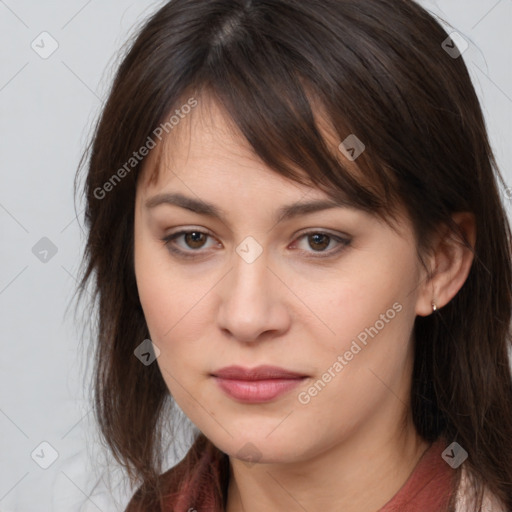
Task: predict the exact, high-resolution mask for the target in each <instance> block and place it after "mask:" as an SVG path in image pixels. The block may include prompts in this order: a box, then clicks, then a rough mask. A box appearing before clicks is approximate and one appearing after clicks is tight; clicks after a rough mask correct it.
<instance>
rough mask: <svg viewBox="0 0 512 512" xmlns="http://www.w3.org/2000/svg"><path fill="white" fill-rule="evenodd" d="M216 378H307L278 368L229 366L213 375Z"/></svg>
mask: <svg viewBox="0 0 512 512" xmlns="http://www.w3.org/2000/svg"><path fill="white" fill-rule="evenodd" d="M212 375H213V376H214V377H220V378H222V379H233V380H268V379H297V378H302V377H307V375H304V374H302V373H298V372H293V371H290V370H285V369H284V368H279V367H278V366H268V365H263V366H257V367H256V368H243V367H242V366H227V367H225V368H221V369H220V370H217V371H215V372H213V373H212Z"/></svg>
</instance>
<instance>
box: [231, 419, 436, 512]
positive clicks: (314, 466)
mask: <svg viewBox="0 0 512 512" xmlns="http://www.w3.org/2000/svg"><path fill="white" fill-rule="evenodd" d="M406 423H407V427H406V428H404V429H396V431H395V432H394V434H393V435H388V436H386V435H385V434H384V433H385V432H390V430H389V429H386V428H385V425H383V424H380V425H379V424H378V423H377V424H376V425H373V428H372V425H367V426H366V427H367V428H366V429H365V430H362V429H361V430H359V431H358V432H356V433H354V434H353V436H351V437H350V439H345V440H343V442H340V443H339V444H337V445H335V446H332V447H331V448H329V449H328V450H326V451H324V452H323V453H320V454H317V455H316V456H315V457H313V458H307V459H304V460H301V461H293V462H291V463H288V462H287V463H272V464H254V465H250V466H249V465H247V464H246V463H244V462H243V461H240V460H238V459H235V458H233V457H230V480H229V487H228V500H227V507H226V512H263V511H264V512H271V511H272V512H273V511H276V512H277V511H281V510H287V511H290V512H295V511H297V512H304V510H307V511H308V512H320V511H322V512H324V511H325V510H332V507H333V506H335V507H336V509H338V510H343V511H344V512H375V511H376V510H379V509H380V508H381V507H383V506H384V505H385V504H386V503H387V502H388V501H389V500H390V499H391V498H392V497H393V496H394V495H395V494H396V493H397V492H398V491H399V490H400V488H401V487H402V485H403V484H404V483H405V482H406V480H407V479H408V477H409V476H410V474H411V473H412V472H413V470H414V467H415V466H416V464H417V462H418V460H419V459H420V458H421V456H422V455H423V453H424V452H425V450H426V449H427V448H428V446H429V445H428V443H427V442H425V441H424V440H423V439H422V438H420V436H419V435H418V434H417V432H416V430H415V428H414V426H413V424H412V417H411V416H410V413H408V418H407V421H406ZM379 427H380V428H379ZM376 432H380V435H379V434H377V435H376Z"/></svg>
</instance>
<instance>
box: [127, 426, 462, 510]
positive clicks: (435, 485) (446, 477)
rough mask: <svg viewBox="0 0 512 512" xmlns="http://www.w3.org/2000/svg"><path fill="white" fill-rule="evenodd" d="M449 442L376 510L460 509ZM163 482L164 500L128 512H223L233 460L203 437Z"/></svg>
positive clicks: (139, 502) (142, 502)
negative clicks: (446, 454) (455, 500)
mask: <svg viewBox="0 0 512 512" xmlns="http://www.w3.org/2000/svg"><path fill="white" fill-rule="evenodd" d="M448 444H449V443H446V442H445V441H444V440H443V439H439V440H437V441H436V442H435V443H433V444H431V446H430V447H429V448H428V449H427V450H426V451H425V452H424V453H423V455H422V456H421V458H420V460H419V461H418V463H417V464H416V466H415V468H414V470H413V471H412V473H411V475H410V476H409V478H408V479H407V481H406V482H405V483H404V485H403V486H402V487H401V488H400V490H399V491H398V492H397V493H396V494H395V495H394V496H393V498H391V500H389V501H388V502H387V503H386V504H385V505H384V506H383V507H381V508H380V509H379V510H378V511H375V512H450V511H451V510H454V509H453V498H454V495H455V490H456V487H457V479H458V472H457V471H455V470H454V469H452V468H451V467H450V466H449V465H448V464H447V463H446V462H445V461H444V460H443V458H442V457H441V454H442V452H443V450H444V449H445V448H446V446H447V445H448ZM171 480H173V483H170V482H171ZM161 481H162V490H163V496H162V497H161V499H160V500H159V502H156V503H155V502H154V501H153V502H151V500H150V498H149V497H147V498H146V499H145V498H143V497H142V495H141V493H140V490H139V491H138V492H137V493H136V494H135V495H134V497H133V498H132V500H131V501H130V503H129V505H128V507H127V509H126V512H142V511H144V512H149V511H151V512H156V511H161V512H193V511H200V512H223V511H224V510H225V503H226V497H227V488H228V483H229V458H228V456H227V455H226V454H225V453H223V452H221V451H220V450H218V449H217V448H216V447H215V446H214V445H213V444H212V443H211V442H210V441H209V440H208V439H207V438H206V437H205V436H204V435H203V434H200V435H199V436H198V437H197V439H196V441H195V443H194V445H193V446H192V447H191V448H190V450H189V451H188V453H187V455H186V456H185V458H184V459H183V460H182V461H181V462H180V463H179V464H178V465H176V466H175V467H173V468H171V469H170V470H169V471H167V472H166V473H164V475H162V477H161ZM179 482H181V484H180V485H179V486H178V485H177V484H178V483H179ZM173 489H174V490H173Z"/></svg>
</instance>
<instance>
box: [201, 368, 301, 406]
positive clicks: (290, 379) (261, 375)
mask: <svg viewBox="0 0 512 512" xmlns="http://www.w3.org/2000/svg"><path fill="white" fill-rule="evenodd" d="M211 376H212V377H213V378H214V379H215V381H216V382H217V384H218V386H219V387H220V389H221V390H222V391H223V392H224V393H226V394H227V395H228V396H229V397H231V398H233V399H235V400H237V401H240V402H245V403H263V402H269V401H271V400H273V399H275V398H277V397H278V396H280V395H282V394H284V393H286V392H287V391H290V390H291V389H293V388H295V387H296V386H298V385H299V384H300V383H302V382H303V381H304V380H305V379H307V378H308V376H307V375H304V374H301V373H298V372H295V371H291V370H286V369H284V368H279V367H277V366H258V367H256V368H252V369H249V368H243V367H241V366H229V367H225V368H222V369H220V370H217V371H215V372H213V373H212V374H211Z"/></svg>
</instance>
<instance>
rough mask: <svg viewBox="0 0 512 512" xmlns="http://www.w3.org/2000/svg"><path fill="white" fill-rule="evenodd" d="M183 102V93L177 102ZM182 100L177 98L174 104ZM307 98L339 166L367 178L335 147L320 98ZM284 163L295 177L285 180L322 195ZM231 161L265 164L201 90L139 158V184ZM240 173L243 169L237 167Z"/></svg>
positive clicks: (155, 183)
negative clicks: (187, 109)
mask: <svg viewBox="0 0 512 512" xmlns="http://www.w3.org/2000/svg"><path fill="white" fill-rule="evenodd" d="M186 102H187V99H186V98H185V99H184V100H183V101H182V103H183V104H185V103H186ZM182 103H180V102H177V104H178V105H180V104H182ZM311 104H312V107H313V108H314V112H315V122H316V124H317V126H318V129H319V131H320V132H321V134H322V136H323V138H324V140H325V142H326V143H327V145H328V147H330V149H331V151H332V153H333V155H335V157H336V158H337V159H338V160H340V161H342V164H343V166H344V167H345V168H347V169H348V170H349V171H350V172H351V173H353V174H354V175H358V179H359V180H360V181H361V182H364V181H366V178H365V176H363V175H362V173H361V172H360V171H359V169H358V168H357V165H356V164H355V163H354V162H350V161H348V160H347V159H346V158H345V157H344V156H343V155H342V154H341V152H340V151H339V150H338V145H339V136H338V135H337V134H336V131H335V130H334V128H333V126H332V124H331V123H330V121H329V119H328V116H327V115H326V114H325V111H324V110H323V107H322V106H321V104H320V103H319V102H318V101H317V100H315V99H313V100H312V101H311ZM176 119H177V118H176ZM270 142H271V141H270ZM269 145H270V144H269ZM266 149H268V148H266ZM273 149H274V148H273ZM275 150H276V151H279V148H275ZM287 165H289V167H291V168H293V172H294V173H295V174H296V175H297V176H298V177H299V179H300V183H299V181H294V180H291V179H287V181H288V183H292V182H294V183H295V184H296V185H297V186H301V184H302V185H306V186H307V187H310V188H312V189H314V190H316V191H317V192H316V193H317V194H318V195H319V196H322V197H323V196H325V195H326V194H325V193H323V192H321V190H320V189H319V187H317V186H316V185H314V184H313V182H312V180H311V178H310V177H309V175H308V174H307V172H306V171H305V170H304V169H301V168H300V167H299V166H297V165H294V164H293V163H288V164H287ZM234 166H236V167H238V168H239V169H240V171H243V170H244V169H246V168H252V169H256V168H257V169H260V170H261V171H262V173H263V174H264V173H265V171H268V170H269V167H268V166H266V165H265V164H264V162H263V161H262V159H261V158H260V157H259V156H258V155H257V154H256V152H255V151H254V149H253V148H252V147H251V145H250V144H249V142H248V141H247V139H246V138H245V137H244V135H243V134H242V133H241V131H240V129H239V128H238V126H237V125H236V124H235V122H234V121H233V119H232V118H231V116H230V115H229V114H228V113H227V112H226V110H225V109H224V108H223V107H222V106H221V105H220V104H219V102H218V101H217V100H216V99H215V98H214V97H213V96H212V95H211V94H208V93H207V92H203V93H202V94H201V95H200V96H198V97H197V106H196V107H195V108H194V109H192V110H191V111H190V112H189V113H188V114H187V115H184V116H182V118H181V119H179V122H178V123H177V124H176V125H175V126H173V127H172V129H170V130H169V133H168V134H164V136H163V138H162V140H161V141H159V142H158V143H157V146H156V147H155V148H154V149H153V150H152V151H151V152H150V153H149V155H148V156H147V158H146V159H145V161H144V162H143V168H142V171H141V173H140V177H139V180H138V188H142V189H143V190H145V189H146V188H151V189H155V188H157V187H159V186H161V184H162V182H163V181H168V180H169V179H170V178H171V177H172V175H173V174H174V175H179V174H181V173H183V172H187V173H190V172H194V173H203V174H204V175H205V176H206V175H210V174H211V173H209V171H210V170H213V169H215V172H216V173H222V172H223V171H225V170H226V169H227V168H228V167H230V168H231V167H234ZM271 173H272V174H267V175H268V177H273V178H274V179H277V180H279V179H280V178H281V179H282V178H283V177H282V176H281V175H280V174H279V173H278V172H276V171H273V170H271ZM263 174H262V176H261V177H262V179H263V177H264V176H263ZM240 175H243V173H242V172H240ZM311 192H313V190H312V191H311Z"/></svg>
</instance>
